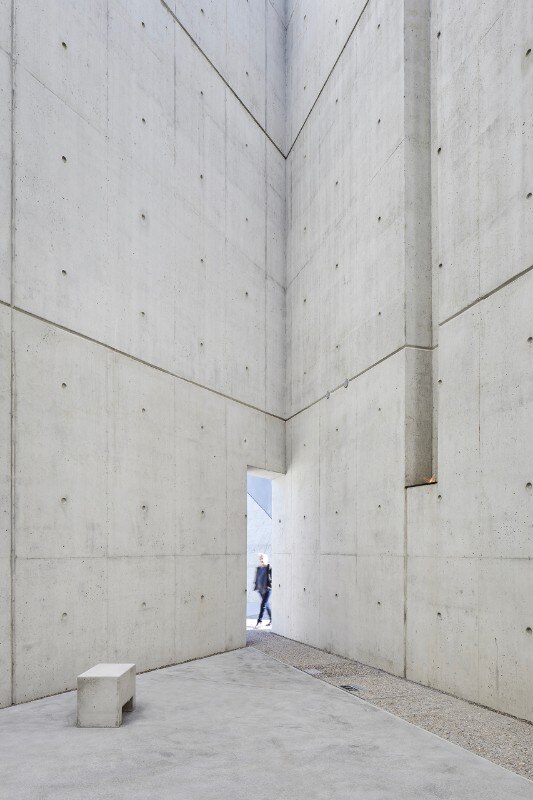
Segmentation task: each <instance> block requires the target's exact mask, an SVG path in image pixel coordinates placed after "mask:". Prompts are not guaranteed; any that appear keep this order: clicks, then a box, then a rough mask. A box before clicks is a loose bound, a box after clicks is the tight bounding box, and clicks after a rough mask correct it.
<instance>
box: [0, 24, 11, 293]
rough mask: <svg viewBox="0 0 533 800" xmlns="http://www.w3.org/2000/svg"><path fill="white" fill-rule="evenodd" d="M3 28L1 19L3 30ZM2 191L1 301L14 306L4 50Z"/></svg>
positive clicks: (0, 58)
mask: <svg viewBox="0 0 533 800" xmlns="http://www.w3.org/2000/svg"><path fill="white" fill-rule="evenodd" d="M0 14H1V12H0ZM1 28H2V20H1V16H0V30H1ZM2 33H3V31H2ZM2 33H0V37H1V36H2ZM0 187H1V189H0V264H1V265H2V266H1V268H0V300H4V302H6V303H9V302H11V58H10V56H9V55H8V54H7V53H4V52H3V51H2V50H0Z"/></svg>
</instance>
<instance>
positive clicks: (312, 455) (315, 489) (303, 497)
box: [288, 405, 320, 643]
mask: <svg viewBox="0 0 533 800" xmlns="http://www.w3.org/2000/svg"><path fill="white" fill-rule="evenodd" d="M319 420H320V411H319V407H318V405H314V406H312V407H311V408H309V409H307V411H303V412H302V413H301V414H298V416H297V417H295V418H294V419H293V420H292V421H291V460H290V463H289V464H288V469H289V470H290V476H291V492H292V498H291V527H292V536H293V541H292V548H293V549H292V553H293V556H294V558H293V572H294V571H295V570H297V569H300V567H297V566H296V565H297V564H298V563H299V562H300V560H301V558H302V556H303V555H304V554H305V555H306V556H309V558H311V554H313V558H315V557H316V554H318V553H319V552H320V467H319V463H320V461H319V453H320V434H319V430H320V422H319ZM317 563H318V562H317ZM301 569H303V567H301ZM307 582H308V583H309V580H308V581H307ZM304 585H305V584H304ZM318 589H319V585H318V583H316V587H315V589H314V592H315V593H316V594H318ZM299 592H301V587H300V589H299V590H297V588H296V586H295V587H294V590H293V601H296V598H297V596H299V594H298V593H299ZM303 599H305V601H306V604H307V601H308V598H307V597H306V598H303ZM294 627H295V630H297V625H296V622H294ZM304 641H307V642H308V643H309V642H310V640H308V639H305V640H304Z"/></svg>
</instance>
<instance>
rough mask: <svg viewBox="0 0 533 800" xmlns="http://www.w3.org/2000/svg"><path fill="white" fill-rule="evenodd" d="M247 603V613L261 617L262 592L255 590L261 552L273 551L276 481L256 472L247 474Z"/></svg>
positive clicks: (269, 554) (269, 552)
mask: <svg viewBox="0 0 533 800" xmlns="http://www.w3.org/2000/svg"><path fill="white" fill-rule="evenodd" d="M246 491H247V497H246V500H247V518H246V520H247V575H246V589H247V595H246V597H247V603H246V616H247V617H257V615H258V613H259V604H260V601H259V595H258V594H257V592H254V580H255V570H256V567H257V556H258V553H267V555H268V557H269V558H270V557H271V555H272V483H271V481H270V480H269V479H268V478H260V477H258V476H256V475H248V477H247V485H246Z"/></svg>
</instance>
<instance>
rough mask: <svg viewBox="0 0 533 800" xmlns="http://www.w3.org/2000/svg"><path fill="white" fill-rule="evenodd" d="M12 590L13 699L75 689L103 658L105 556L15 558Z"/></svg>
mask: <svg viewBox="0 0 533 800" xmlns="http://www.w3.org/2000/svg"><path fill="white" fill-rule="evenodd" d="M14 591H15V620H14V621H15V630H14V633H15V636H14V642H15V653H14V654H15V662H14V664H15V668H14V702H15V703H22V702H25V701H26V700H33V699H35V698H36V697H43V696H45V695H49V694H56V693H57V692H64V691H67V690H69V689H74V688H75V687H76V676H77V675H79V674H80V673H81V672H84V671H85V670H86V669H89V667H91V666H94V664H98V663H99V662H106V661H107V563H106V561H105V559H103V558H86V559H84V558H56V559H42V558H38V559H25V558H19V559H17V561H16V569H15V587H14Z"/></svg>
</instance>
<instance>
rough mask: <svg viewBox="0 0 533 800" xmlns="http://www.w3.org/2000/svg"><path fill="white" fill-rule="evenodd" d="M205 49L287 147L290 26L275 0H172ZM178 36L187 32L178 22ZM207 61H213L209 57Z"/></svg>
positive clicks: (253, 112)
mask: <svg viewBox="0 0 533 800" xmlns="http://www.w3.org/2000/svg"><path fill="white" fill-rule="evenodd" d="M169 6H170V8H171V9H172V10H173V11H174V13H175V14H176V16H177V18H178V20H179V22H180V23H181V24H182V25H183V26H184V28H185V29H186V30H187V31H188V32H189V34H190V35H191V36H192V38H193V40H194V42H195V43H196V44H197V45H198V47H199V49H200V50H201V51H202V52H203V53H204V54H205V56H206V58H207V59H209V60H210V61H211V62H212V64H213V65H214V67H215V68H216V69H217V70H218V71H219V72H220V74H221V75H222V76H223V77H224V79H225V80H226V81H227V82H228V84H229V85H230V86H231V89H232V91H233V92H235V94H236V95H237V96H238V97H239V99H240V100H241V101H242V103H243V104H244V106H245V107H246V109H247V110H248V111H249V113H250V115H252V116H253V117H254V118H255V119H256V120H257V122H258V123H259V124H260V125H261V126H262V127H263V128H265V125H266V130H267V132H268V134H269V136H271V137H272V139H273V140H274V141H275V142H276V144H277V146H278V147H279V148H280V149H281V148H283V144H284V130H283V128H284V125H283V121H284V83H285V70H284V64H283V61H282V63H281V64H280V59H281V58H282V57H283V56H284V46H285V41H284V39H285V31H284V28H283V22H282V20H281V19H279V15H277V14H276V13H273V9H272V8H271V7H270V3H269V2H265V3H248V2H245V0H228V2H227V3H222V4H221V3H220V2H218V0H206V2H205V3H203V4H202V7H201V8H200V7H199V6H191V4H190V3H188V2H186V1H185V0H170V2H169ZM176 31H177V37H178V41H179V39H180V38H181V37H183V36H184V35H185V34H184V33H183V32H182V31H181V30H180V26H179V25H178V26H176ZM206 63H207V62H206Z"/></svg>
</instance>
